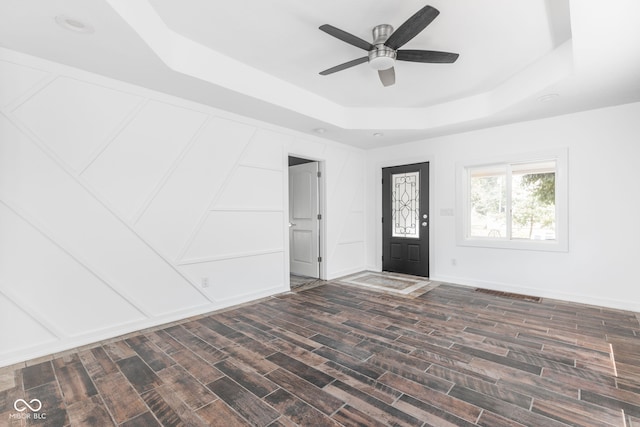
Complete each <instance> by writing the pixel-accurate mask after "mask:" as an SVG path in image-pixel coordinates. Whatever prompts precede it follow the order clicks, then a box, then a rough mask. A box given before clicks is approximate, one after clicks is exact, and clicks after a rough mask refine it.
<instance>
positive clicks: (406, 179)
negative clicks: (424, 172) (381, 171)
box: [391, 171, 420, 239]
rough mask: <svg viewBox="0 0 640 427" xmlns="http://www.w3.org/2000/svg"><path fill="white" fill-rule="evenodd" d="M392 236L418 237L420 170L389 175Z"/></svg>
mask: <svg viewBox="0 0 640 427" xmlns="http://www.w3.org/2000/svg"><path fill="white" fill-rule="evenodd" d="M391 204H392V206H391V216H392V221H393V230H392V236H393V237H406V238H412V239H418V238H420V172H419V171H416V172H407V173H399V174H392V175H391Z"/></svg>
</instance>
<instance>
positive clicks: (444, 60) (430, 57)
mask: <svg viewBox="0 0 640 427" xmlns="http://www.w3.org/2000/svg"><path fill="white" fill-rule="evenodd" d="M458 56H460V55H459V54H457V53H451V52H438V51H434V50H399V51H397V52H396V59H397V60H398V61H411V62H430V63H438V64H451V63H452V62H456V60H457V59H458Z"/></svg>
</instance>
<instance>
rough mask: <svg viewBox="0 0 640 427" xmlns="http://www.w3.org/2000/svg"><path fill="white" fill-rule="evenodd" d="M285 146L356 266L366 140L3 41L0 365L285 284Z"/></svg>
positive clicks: (341, 262)
mask: <svg viewBox="0 0 640 427" xmlns="http://www.w3.org/2000/svg"><path fill="white" fill-rule="evenodd" d="M288 154H293V155H297V156H303V157H308V158H312V159H315V160H320V161H322V162H323V165H324V169H325V176H324V178H323V179H324V181H323V185H324V188H325V191H324V194H325V196H326V200H325V213H326V218H325V219H326V221H325V223H324V225H325V227H326V233H325V236H326V239H325V242H324V243H325V245H326V249H325V254H326V258H325V262H326V271H327V276H328V277H329V278H332V277H336V276H339V275H343V274H347V273H351V272H355V271H359V270H362V269H363V268H364V263H365V261H364V248H365V238H364V226H363V224H364V219H363V217H364V196H363V191H364V178H365V173H364V167H365V163H364V159H363V157H364V156H363V152H362V151H360V150H356V149H353V148H350V147H347V146H343V145H340V144H336V143H331V142H328V141H325V140H321V139H318V138H314V137H310V136H306V135H303V134H299V133H296V132H292V131H289V130H286V129H282V128H277V127H275V126H271V125H268V124H265V123H260V122H256V121H254V120H251V119H248V118H243V117H239V116H236V115H232V114H229V113H226V112H223V111H219V110H215V109H212V108H209V107H206V106H204V105H200V104H195V103H192V102H189V101H186V100H181V99H178V98H175V97H171V96H168V95H165V94H161V93H157V92H152V91H149V90H147V89H144V88H141V87H136V86H132V85H128V84H125V83H122V82H118V81H114V80H110V79H106V78H103V77H101V76H97V75H93V74H90V73H86V72H83V71H80V70H76V69H72V68H69V67H65V66H62V65H59V64H53V63H50V62H47V61H44V60H41V59H38V58H33V57H29V56H26V55H22V54H20V53H17V52H12V51H8V50H3V49H0V366H3V365H8V364H11V363H15V362H19V361H22V360H25V359H28V358H32V357H36V356H39V355H43V354H48V353H52V352H57V351H61V350H64V349H67V348H71V347H74V346H77V345H82V344H87V343H90V342H93V341H95V340H99V339H104V338H108V337H113V336H117V335H119V334H122V333H126V332H130V331H133V330H136V329H140V328H144V327H148V326H153V325H157V324H161V323H164V322H168V321H173V320H176V319H181V318H184V317H187V316H190V315H195V314H200V313H204V312H208V311H211V310H214V309H217V308H222V307H225V306H229V305H232V304H236V303H240V302H244V301H248V300H252V299H255V298H259V297H264V296H268V295H272V294H275V293H279V292H283V291H286V290H288V280H289V279H288V248H287V245H288V243H287V242H288V241H287V238H286V237H287V233H288V229H287V227H286V223H287V221H288V218H287V214H286V213H287V206H288V194H287V188H288V187H287V169H286V168H287V155H288Z"/></svg>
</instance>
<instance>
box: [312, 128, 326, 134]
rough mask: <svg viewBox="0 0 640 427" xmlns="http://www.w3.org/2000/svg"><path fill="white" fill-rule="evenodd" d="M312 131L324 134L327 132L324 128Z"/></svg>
mask: <svg viewBox="0 0 640 427" xmlns="http://www.w3.org/2000/svg"><path fill="white" fill-rule="evenodd" d="M313 131H314V132H315V133H325V132H326V131H327V130H326V129H325V128H315V129H314V130H313Z"/></svg>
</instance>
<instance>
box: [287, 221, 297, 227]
mask: <svg viewBox="0 0 640 427" xmlns="http://www.w3.org/2000/svg"><path fill="white" fill-rule="evenodd" d="M296 225H298V224H295V223H293V222H290V223H289V227H295V226H296Z"/></svg>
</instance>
